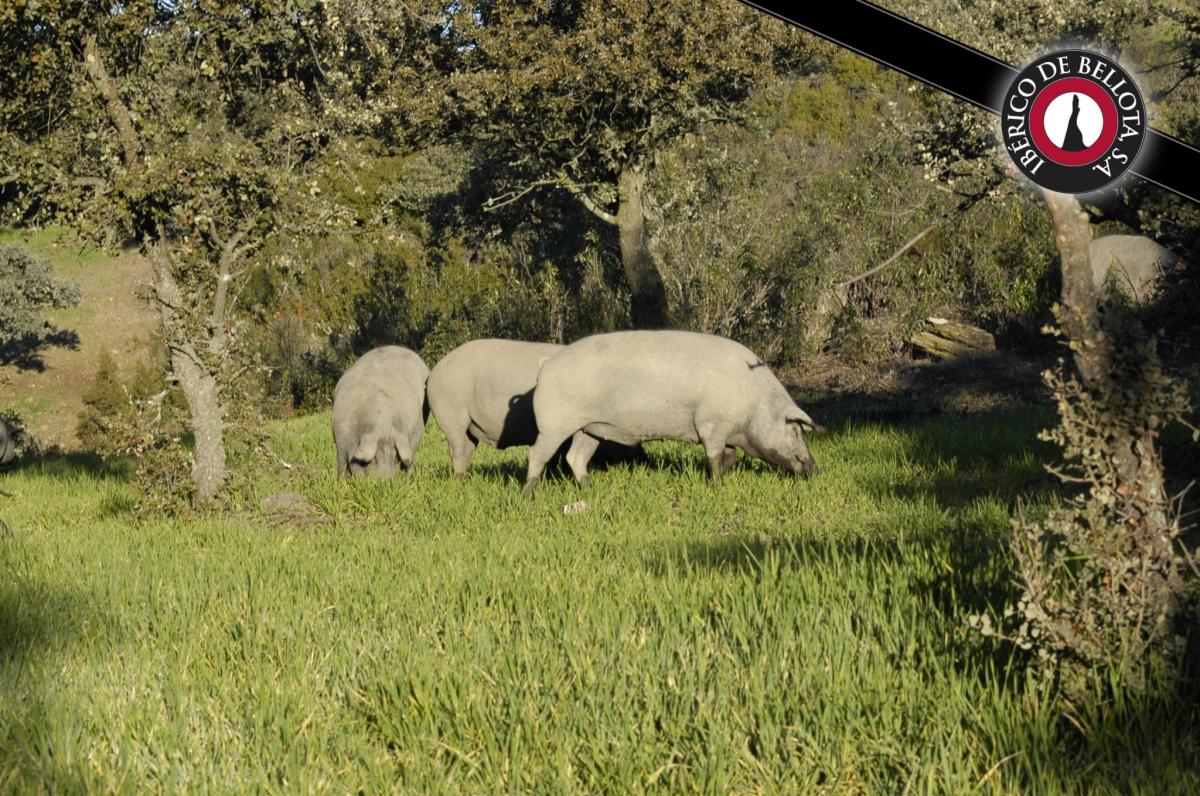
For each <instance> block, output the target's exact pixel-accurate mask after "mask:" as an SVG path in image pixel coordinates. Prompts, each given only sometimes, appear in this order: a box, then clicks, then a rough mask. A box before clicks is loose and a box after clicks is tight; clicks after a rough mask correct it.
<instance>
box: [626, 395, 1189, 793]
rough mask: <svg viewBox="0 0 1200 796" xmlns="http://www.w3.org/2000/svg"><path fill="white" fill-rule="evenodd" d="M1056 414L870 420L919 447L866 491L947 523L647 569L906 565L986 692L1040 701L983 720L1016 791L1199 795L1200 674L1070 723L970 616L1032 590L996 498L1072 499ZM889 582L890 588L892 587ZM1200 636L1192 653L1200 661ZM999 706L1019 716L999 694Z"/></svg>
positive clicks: (679, 555)
mask: <svg viewBox="0 0 1200 796" xmlns="http://www.w3.org/2000/svg"><path fill="white" fill-rule="evenodd" d="M1054 421H1055V418H1054V414H1053V411H1052V410H1051V409H1049V408H1040V409H1036V410H1032V411H1024V412H1020V411H1012V410H1002V411H999V412H982V413H979V414H974V415H968V416H960V415H938V416H926V417H924V418H922V419H914V418H913V417H912V416H911V415H908V416H905V415H899V416H898V417H897V418H896V419H895V420H894V422H890V423H884V422H881V421H880V419H879V417H878V416H877V415H875V416H872V417H871V418H870V419H869V420H868V421H866V422H869V423H876V424H878V425H880V426H881V427H886V428H887V429H888V430H899V431H901V432H903V433H904V434H905V437H906V440H907V441H906V444H904V445H903V446H902V448H901V450H900V451H899V452H898V453H896V455H898V456H902V457H903V459H904V465H905V466H903V467H895V468H879V469H880V470H881V471H884V472H891V473H893V475H892V476H880V477H879V479H878V480H874V481H872V480H868V481H867V482H866V483H865V484H863V487H864V488H866V489H867V490H869V491H870V492H871V493H874V494H877V495H879V496H880V497H881V498H883V497H885V496H886V497H900V498H904V499H906V500H908V501H921V502H926V501H929V502H932V503H933V504H934V505H936V507H937V508H938V509H939V510H940V512H941V515H942V516H943V517H944V520H943V521H939V522H938V523H937V526H938V527H936V528H930V529H927V530H924V531H919V532H916V533H913V532H909V533H903V532H897V533H890V534H889V533H888V532H886V531H885V532H884V533H882V534H881V535H872V536H867V535H864V536H856V537H852V538H845V539H832V540H829V539H814V538H811V537H809V536H807V535H806V534H805V531H804V530H803V529H796V530H795V532H794V533H792V534H788V535H786V536H781V537H770V536H751V537H747V536H739V535H730V534H722V535H721V536H719V537H717V538H714V539H711V540H703V541H699V542H692V543H690V544H687V545H685V546H683V547H682V548H681V549H677V550H674V551H670V552H667V553H665V554H663V555H661V556H659V557H658V558H656V559H654V560H650V561H648V562H647V565H648V567H649V568H650V570H651V571H652V572H655V573H656V574H666V572H667V571H668V570H671V571H674V572H679V571H681V570H684V571H686V569H687V568H697V567H702V568H707V569H710V570H713V571H722V572H732V573H749V574H751V575H757V574H758V573H762V572H764V571H766V570H768V569H776V568H781V569H787V570H804V569H807V570H814V569H817V570H819V569H824V570H825V571H828V572H842V571H845V569H846V565H847V562H850V563H851V567H850V568H851V569H852V570H854V571H859V572H863V573H866V574H865V577H866V578H867V583H866V584H865V585H863V586H861V588H864V589H868V590H872V587H871V585H870V584H871V581H872V579H874V578H882V579H888V578H891V577H892V576H891V575H890V574H889V573H893V572H896V571H898V570H907V573H906V578H907V580H908V583H907V585H906V586H903V587H901V588H905V589H907V590H908V592H909V593H910V594H911V597H912V599H911V604H912V605H913V609H914V610H915V611H918V612H921V611H928V612H929V618H928V621H929V622H931V623H933V625H934V627H933V628H931V631H932V630H933V629H938V632H937V633H933V632H931V633H930V634H929V636H930V637H932V638H935V639H940V640H939V641H937V642H935V646H936V647H937V648H936V649H935V650H931V651H930V653H931V654H933V655H935V656H936V657H938V658H940V659H942V660H946V661H950V662H951V665H952V666H953V667H954V669H955V670H956V671H958V672H959V673H960V674H961V675H963V676H965V677H969V678H975V679H977V680H978V681H979V682H980V683H981V684H984V685H985V691H984V693H986V691H987V690H989V689H991V688H996V689H999V690H1000V691H1002V692H1004V691H1007V692H1009V693H1010V696H1008V697H1005V699H1006V700H1009V701H1011V702H1012V704H1013V705H1015V704H1017V701H1019V700H1024V701H1029V700H1034V701H1035V702H1039V704H1040V707H1039V708H1038V716H1036V717H1035V716H1034V715H1032V714H1030V715H1025V713H1026V712H1025V711H1018V714H1013V715H1006V716H1002V715H999V714H996V715H992V714H990V713H988V711H986V710H983V711H981V712H980V715H979V717H978V719H977V720H978V721H979V722H980V726H979V735H980V736H981V740H982V741H983V742H984V743H985V744H987V745H988V746H989V747H992V751H991V752H989V754H993V756H994V757H995V759H997V760H999V759H1002V758H1005V757H1006V756H1007V755H1010V754H1011V753H1012V752H1013V750H1014V749H1019V750H1020V756H1019V758H1016V759H1014V762H1012V763H1008V764H1007V768H1008V769H1009V770H1008V772H1007V775H1006V776H1004V777H1003V779H1004V780H1006V781H1007V782H1008V783H1009V787H1011V786H1012V783H1013V782H1017V783H1021V786H1020V787H1024V788H1034V789H1041V788H1047V789H1049V790H1058V789H1065V790H1067V791H1069V792H1090V791H1091V790H1093V789H1095V788H1096V787H1100V786H1104V787H1112V788H1114V789H1115V790H1116V791H1117V792H1122V791H1146V792H1181V793H1182V792H1196V790H1195V789H1194V787H1190V786H1195V785H1196V784H1197V781H1198V779H1200V770H1198V769H1197V768H1196V766H1195V765H1194V761H1195V759H1197V757H1198V755H1200V693H1198V689H1200V677H1198V676H1196V675H1198V674H1200V672H1193V676H1191V677H1190V678H1187V679H1186V680H1185V681H1184V682H1183V683H1182V684H1181V686H1180V687H1177V688H1168V689H1165V690H1164V691H1162V692H1160V693H1158V694H1144V695H1138V694H1135V693H1129V692H1126V693H1124V694H1121V695H1118V696H1116V697H1109V698H1108V699H1107V700H1106V701H1100V702H1097V703H1095V704H1088V705H1081V706H1078V707H1076V708H1074V709H1073V710H1072V711H1071V716H1070V718H1068V717H1067V715H1066V713H1065V712H1063V711H1062V710H1061V709H1060V708H1059V707H1058V703H1057V701H1056V697H1055V696H1053V695H1052V694H1048V693H1047V694H1038V693H1037V692H1036V689H1032V686H1030V685H1028V684H1027V680H1026V677H1027V674H1028V664H1029V661H1028V659H1027V658H1026V657H1025V656H1024V654H1023V653H1020V652H1018V651H1015V650H1014V649H1013V647H1012V646H1011V645H1009V644H1007V643H1004V642H994V641H991V640H983V639H981V638H980V637H978V636H976V635H974V634H973V633H972V632H971V631H968V630H967V629H966V627H965V618H966V617H967V616H968V615H971V614H979V613H984V612H998V611H999V610H1000V609H1002V608H1003V606H1005V605H1011V604H1015V603H1016V601H1017V599H1018V598H1019V593H1018V589H1017V587H1016V585H1015V584H1014V582H1013V571H1014V568H1013V560H1012V556H1011V552H1010V550H1009V540H1010V537H1011V532H1010V530H1009V528H1008V526H1007V525H1006V524H1004V523H997V517H996V513H995V502H998V503H1000V504H1001V505H1002V506H1004V507H1007V508H1008V509H1009V510H1011V509H1012V508H1013V507H1015V506H1016V504H1017V502H1018V500H1020V501H1022V502H1024V503H1026V504H1028V505H1030V506H1031V507H1032V509H1031V510H1032V511H1034V512H1035V513H1036V512H1037V511H1038V510H1039V507H1040V506H1042V505H1045V503H1046V502H1048V501H1049V500H1051V499H1053V498H1054V496H1056V495H1059V494H1061V493H1062V489H1061V486H1060V484H1059V482H1058V481H1057V479H1055V478H1053V477H1052V476H1050V475H1048V474H1047V473H1046V472H1045V469H1044V465H1045V464H1046V463H1047V462H1051V461H1055V460H1057V459H1058V451H1057V450H1056V449H1055V448H1054V446H1052V445H1049V444H1047V443H1043V442H1040V441H1039V440H1038V439H1037V433H1038V431H1040V430H1041V429H1043V428H1047V427H1049V426H1051V425H1053V423H1054ZM827 422H828V421H827ZM861 422H862V421H861V420H859V419H856V418H854V417H853V416H852V415H844V416H842V417H841V418H838V419H837V420H834V421H832V422H830V432H829V433H830V434H831V435H835V436H836V435H843V434H846V435H849V434H851V433H854V432H855V431H861V425H860V424H861ZM891 450H892V451H893V452H894V451H895V449H894V448H892V449H891ZM1166 451H1167V454H1166V455H1167V461H1168V463H1170V462H1171V456H1172V455H1173V456H1175V457H1177V458H1178V459H1183V458H1186V457H1188V456H1192V457H1195V456H1196V453H1195V451H1194V450H1191V449H1188V448H1187V447H1185V446H1183V445H1172V444H1168V445H1167V446H1166ZM897 472H899V473H901V475H899V476H896V475H894V473H897ZM981 500H986V501H987V507H985V508H987V510H984V509H980V508H979V501H981ZM889 585H890V584H883V588H880V589H879V592H880V594H883V593H884V592H885V591H886V588H887V587H888V586H889ZM880 599H883V598H882V597H880ZM954 627H958V628H960V632H954V631H953V628H954ZM947 628H948V630H946V631H945V632H943V629H947ZM1196 635H1197V636H1198V638H1196V639H1193V643H1192V651H1193V654H1194V656H1193V660H1200V634H1196ZM1192 668H1193V669H1194V670H1195V669H1198V668H1200V666H1196V665H1193V667H1192ZM995 709H997V710H1008V708H1002V707H1001V703H999V702H998V703H996V708H995ZM1014 777H1015V779H1014Z"/></svg>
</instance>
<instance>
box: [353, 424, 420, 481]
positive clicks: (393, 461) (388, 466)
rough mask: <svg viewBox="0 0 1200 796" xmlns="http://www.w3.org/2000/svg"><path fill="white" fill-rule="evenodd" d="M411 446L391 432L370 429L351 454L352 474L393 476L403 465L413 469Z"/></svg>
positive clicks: (407, 468) (381, 476) (405, 467)
mask: <svg viewBox="0 0 1200 796" xmlns="http://www.w3.org/2000/svg"><path fill="white" fill-rule="evenodd" d="M412 464H413V456H412V450H411V448H410V447H409V446H408V445H407V444H406V443H404V442H403V441H401V440H397V439H396V438H395V437H394V436H392V435H391V434H380V433H378V432H377V431H374V430H372V431H369V432H367V433H366V434H364V435H363V436H362V437H361V438H360V439H359V442H358V447H357V448H355V449H354V453H353V454H351V456H350V466H349V470H350V475H354V476H358V475H374V476H378V477H380V478H391V477H392V476H393V475H395V474H396V473H397V472H398V471H399V470H400V468H401V467H403V468H404V469H405V470H406V471H407V470H411V469H412Z"/></svg>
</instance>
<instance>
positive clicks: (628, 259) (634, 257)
mask: <svg viewBox="0 0 1200 796" xmlns="http://www.w3.org/2000/svg"><path fill="white" fill-rule="evenodd" d="M617 195H618V202H619V204H618V206H617V232H618V234H619V236H620V240H621V264H622V265H623V266H624V268H625V278H626V280H628V282H629V288H630V291H631V292H632V296H631V300H630V312H631V315H632V320H633V325H634V326H635V327H636V328H638V329H660V328H663V327H665V326H667V325H668V320H667V293H666V290H665V289H664V288H663V280H662V275H661V274H660V273H659V272H658V265H657V263H655V262H654V256H653V255H652V254H651V253H650V247H649V240H648V239H647V235H646V174H645V172H644V171H642V169H641V168H638V167H635V166H627V167H626V168H624V169H623V170H622V171H621V175H620V177H619V178H618V181H617Z"/></svg>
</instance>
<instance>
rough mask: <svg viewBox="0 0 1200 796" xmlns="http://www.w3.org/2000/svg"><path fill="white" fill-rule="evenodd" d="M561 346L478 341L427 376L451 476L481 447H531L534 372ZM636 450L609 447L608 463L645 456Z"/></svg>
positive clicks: (604, 452)
mask: <svg viewBox="0 0 1200 796" xmlns="http://www.w3.org/2000/svg"><path fill="white" fill-rule="evenodd" d="M562 348H563V346H561V345H558V344H557V343H530V342H523V341H519V340H500V339H494V338H491V339H481V340H471V341H470V342H467V343H463V344H462V345H460V346H459V347H458V348H456V349H454V350H453V351H451V352H450V353H449V354H446V356H444V357H443V358H442V359H441V360H440V361H439V362H438V363H437V364H436V365H434V366H433V370H432V371H431V372H430V374H429V382H428V385H427V390H426V392H427V394H428V398H429V408H430V410H431V411H432V412H433V417H434V419H435V420H437V423H438V426H440V427H441V429H442V431H443V432H444V433H445V435H446V441H447V442H448V443H449V445H450V459H451V463H452V465H453V468H454V475H455V476H456V477H457V478H459V479H462V478H464V477H465V475H466V472H467V464H468V462H470V460H471V455H472V454H473V453H474V452H475V448H476V446H477V445H478V444H479V443H480V442H486V443H487V444H489V445H493V446H495V447H496V448H500V449H503V448H509V447H515V446H521V445H532V444H533V443H534V442H535V441H536V440H537V435H538V428H537V422H536V420H535V418H534V415H533V388H534V385H535V384H536V383H537V376H538V367H539V366H540V365H541V363H542V362H543V361H544V360H546V359H547V358H548V357H550V356H551V355H553V354H556V353H558V352H559V351H561V350H562ZM644 455H645V454H644V453H643V452H642V450H641V449H640V447H639V448H633V449H631V448H627V447H625V446H620V445H613V444H608V445H606V446H604V447H603V448H602V452H601V456H602V458H604V457H606V458H608V459H612V460H636V459H638V458H641V457H644Z"/></svg>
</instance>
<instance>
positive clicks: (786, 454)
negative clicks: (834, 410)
mask: <svg viewBox="0 0 1200 796" xmlns="http://www.w3.org/2000/svg"><path fill="white" fill-rule="evenodd" d="M763 419H765V420H766V422H765V423H764V422H760V423H758V424H757V425H758V426H759V428H758V432H759V433H758V434H757V435H756V436H757V437H758V439H756V440H754V446H755V447H756V448H757V449H758V452H759V453H760V454H761V456H762V458H763V459H765V460H767V461H768V462H770V463H771V464H774V465H775V466H777V467H782V468H783V469H785V470H788V471H789V472H792V473H795V474H797V475H802V476H804V477H806V478H807V477H808V476H810V475H814V474H816V473H817V472H818V469H817V465H816V462H814V461H813V457H812V454H811V453H809V451H808V444H807V443H806V442H805V440H804V434H805V433H806V432H811V431H822V430H823V429H822V428H821V427H820V426H818V425H817V424H816V423H815V422H813V419H812V418H811V417H809V416H808V414H807V413H806V412H805V411H804V410H803V409H801V408H800V407H798V406H796V404H795V403H793V402H792V400H791V399H790V398H789V399H788V400H787V402H786V404H782V405H780V406H778V407H777V409H776V411H774V412H771V413H770V414H769V416H768V417H767V418H763Z"/></svg>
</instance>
